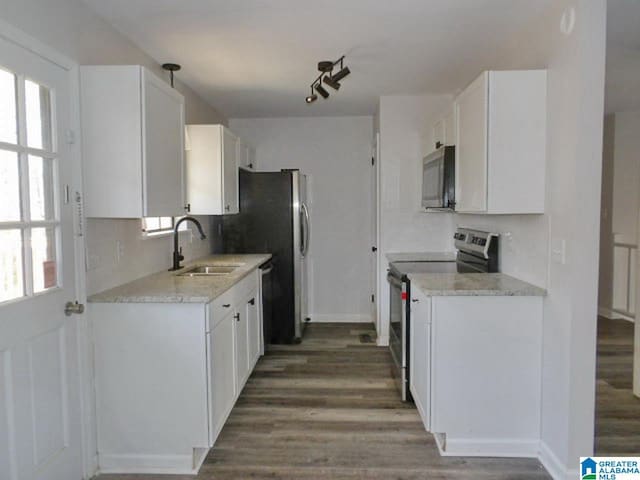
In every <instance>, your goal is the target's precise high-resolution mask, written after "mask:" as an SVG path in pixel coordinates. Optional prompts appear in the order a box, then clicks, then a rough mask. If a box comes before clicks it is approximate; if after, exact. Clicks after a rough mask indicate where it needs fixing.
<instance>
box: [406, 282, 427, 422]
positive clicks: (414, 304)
mask: <svg viewBox="0 0 640 480" xmlns="http://www.w3.org/2000/svg"><path fill="white" fill-rule="evenodd" d="M413 290H416V289H413ZM430 300H431V299H430V298H429V297H426V296H424V295H423V294H422V293H421V292H420V291H415V292H413V293H412V295H411V333H410V343H409V350H410V355H411V360H410V362H411V363H410V372H409V388H410V389H411V394H412V395H413V399H414V401H415V404H416V407H417V408H418V412H419V413H420V417H421V418H422V422H423V423H424V426H425V428H426V429H427V431H430V429H431V399H430V398H429V397H430V390H431V301H430Z"/></svg>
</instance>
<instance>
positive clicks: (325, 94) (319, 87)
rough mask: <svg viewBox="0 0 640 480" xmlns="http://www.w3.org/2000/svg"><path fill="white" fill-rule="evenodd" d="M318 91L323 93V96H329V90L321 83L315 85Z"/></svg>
mask: <svg viewBox="0 0 640 480" xmlns="http://www.w3.org/2000/svg"><path fill="white" fill-rule="evenodd" d="M315 89H316V92H318V93H319V94H320V95H322V98H329V92H327V91H326V90H325V88H324V87H323V86H322V85H320V84H319V83H318V84H317V85H316V86H315Z"/></svg>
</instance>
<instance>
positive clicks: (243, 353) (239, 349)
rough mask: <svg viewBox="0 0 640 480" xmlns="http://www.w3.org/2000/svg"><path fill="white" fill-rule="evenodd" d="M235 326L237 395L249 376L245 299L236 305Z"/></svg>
mask: <svg viewBox="0 0 640 480" xmlns="http://www.w3.org/2000/svg"><path fill="white" fill-rule="evenodd" d="M234 318H235V324H236V325H235V328H236V385H237V386H238V391H237V392H236V394H237V395H240V392H241V391H242V388H243V387H244V384H245V382H246V381H247V378H248V377H249V324H248V321H247V320H248V319H247V308H246V301H244V302H242V303H240V304H239V305H238V309H237V311H236V313H235V317H234Z"/></svg>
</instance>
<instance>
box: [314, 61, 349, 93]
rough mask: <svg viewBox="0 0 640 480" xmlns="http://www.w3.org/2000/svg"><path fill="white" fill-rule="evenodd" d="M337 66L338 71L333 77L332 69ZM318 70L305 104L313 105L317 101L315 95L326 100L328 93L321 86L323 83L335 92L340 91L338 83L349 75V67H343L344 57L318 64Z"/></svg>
mask: <svg viewBox="0 0 640 480" xmlns="http://www.w3.org/2000/svg"><path fill="white" fill-rule="evenodd" d="M337 65H340V70H339V71H338V73H336V74H335V75H334V74H333V69H334V68H335V67H336V66H337ZM318 70H319V71H320V75H318V77H317V78H316V79H315V80H314V81H313V83H311V95H309V96H308V97H307V98H306V102H307V103H313V102H315V101H316V100H317V99H318V95H316V93H318V94H320V95H321V96H322V98H328V97H329V92H328V91H327V90H326V88H324V87H323V86H322V84H323V83H324V84H325V85H328V86H330V87H331V88H333V89H334V90H336V91H337V90H339V89H340V83H338V82H339V81H340V80H342V79H343V78H344V77H346V76H347V75H349V74H350V73H351V71H350V70H349V67H345V66H344V55H343V56H342V57H340V58H339V59H338V60H336V61H335V62H332V61H330V60H325V61H322V62H318Z"/></svg>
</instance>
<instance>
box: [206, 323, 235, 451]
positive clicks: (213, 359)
mask: <svg viewBox="0 0 640 480" xmlns="http://www.w3.org/2000/svg"><path fill="white" fill-rule="evenodd" d="M235 322H236V321H235V318H234V315H233V312H229V314H227V316H226V317H225V318H224V319H223V320H221V321H220V322H218V323H217V324H216V326H215V327H214V329H213V330H212V332H211V333H210V334H209V346H210V348H209V361H210V365H209V371H210V375H211V395H210V406H209V412H210V414H209V423H210V428H209V432H210V435H211V438H210V444H211V445H213V443H214V442H215V439H216V438H217V436H218V434H219V433H220V430H222V426H223V425H224V422H225V421H226V419H227V417H228V416H229V413H230V412H231V409H232V408H233V404H234V402H235V399H236V389H237V386H236V375H235V373H236V352H235V350H236V348H235V344H236V342H235V338H234V337H235V329H236V327H235V325H234V324H235Z"/></svg>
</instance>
